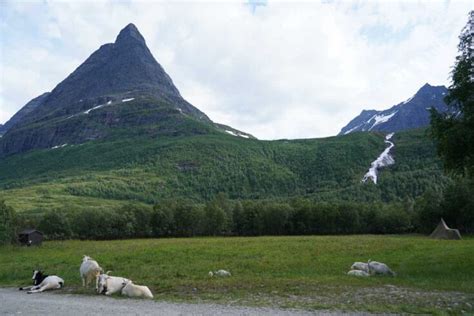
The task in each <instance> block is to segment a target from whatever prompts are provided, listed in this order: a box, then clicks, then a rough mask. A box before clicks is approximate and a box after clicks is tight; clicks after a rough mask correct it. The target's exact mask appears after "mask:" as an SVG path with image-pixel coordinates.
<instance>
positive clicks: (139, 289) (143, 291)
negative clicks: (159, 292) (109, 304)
mask: <svg viewBox="0 0 474 316" xmlns="http://www.w3.org/2000/svg"><path fill="white" fill-rule="evenodd" d="M122 285H123V289H122V295H125V296H128V297H143V298H153V294H151V291H150V289H149V288H148V287H147V286H144V285H136V284H133V283H132V281H131V280H127V279H123V281H122Z"/></svg>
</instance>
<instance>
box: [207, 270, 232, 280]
mask: <svg viewBox="0 0 474 316" xmlns="http://www.w3.org/2000/svg"><path fill="white" fill-rule="evenodd" d="M209 276H210V277H211V278H212V277H213V276H218V277H230V276H232V274H230V272H229V271H226V270H218V271H214V272H212V271H209Z"/></svg>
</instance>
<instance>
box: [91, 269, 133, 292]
mask: <svg viewBox="0 0 474 316" xmlns="http://www.w3.org/2000/svg"><path fill="white" fill-rule="evenodd" d="M110 272H111V271H107V272H106V273H102V274H100V275H99V276H98V277H97V282H96V283H97V293H99V294H105V295H112V294H114V293H117V292H120V291H121V290H122V289H123V287H124V285H123V281H124V280H125V281H129V280H128V279H125V278H122V277H117V276H110V275H109V273H110Z"/></svg>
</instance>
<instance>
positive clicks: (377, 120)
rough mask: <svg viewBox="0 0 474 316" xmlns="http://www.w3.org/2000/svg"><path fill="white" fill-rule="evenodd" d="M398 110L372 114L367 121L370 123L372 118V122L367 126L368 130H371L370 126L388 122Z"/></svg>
mask: <svg viewBox="0 0 474 316" xmlns="http://www.w3.org/2000/svg"><path fill="white" fill-rule="evenodd" d="M397 112H398V111H395V112H393V113H390V114H386V115H384V114H375V115H374V116H372V117H371V118H370V120H368V121H367V123H370V122H371V121H372V120H374V121H375V122H374V124H373V125H372V126H371V127H370V128H369V131H370V130H372V128H374V127H375V126H377V125H379V124H382V123H385V122H388V121H389V120H390V119H391V118H392V117H393V116H394V115H395V114H397Z"/></svg>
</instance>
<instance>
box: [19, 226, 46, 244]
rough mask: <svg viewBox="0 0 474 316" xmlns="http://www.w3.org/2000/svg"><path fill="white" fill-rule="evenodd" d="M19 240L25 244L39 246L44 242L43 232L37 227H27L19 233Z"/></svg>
mask: <svg viewBox="0 0 474 316" xmlns="http://www.w3.org/2000/svg"><path fill="white" fill-rule="evenodd" d="M18 241H19V242H20V244H22V245H24V246H28V247H29V246H32V245H33V246H39V245H41V243H42V242H43V233H42V232H40V231H39V230H36V229H25V230H23V231H21V232H20V233H18Z"/></svg>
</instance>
